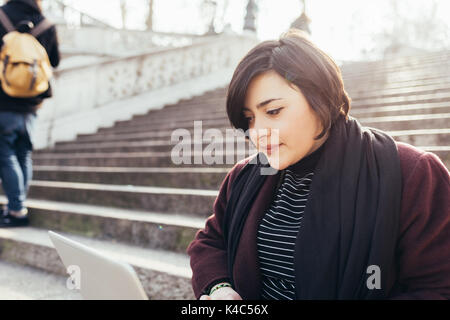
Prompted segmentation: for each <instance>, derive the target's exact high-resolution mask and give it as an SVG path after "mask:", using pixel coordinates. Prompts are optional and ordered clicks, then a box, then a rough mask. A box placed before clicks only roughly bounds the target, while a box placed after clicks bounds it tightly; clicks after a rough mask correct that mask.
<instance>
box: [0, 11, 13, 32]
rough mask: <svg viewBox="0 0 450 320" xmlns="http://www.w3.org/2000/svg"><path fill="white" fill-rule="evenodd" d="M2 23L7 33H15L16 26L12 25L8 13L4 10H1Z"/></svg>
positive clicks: (0, 18)
mask: <svg viewBox="0 0 450 320" xmlns="http://www.w3.org/2000/svg"><path fill="white" fill-rule="evenodd" d="M0 23H1V24H2V25H3V27H4V28H5V29H6V32H7V33H9V32H12V31H15V30H16V28H14V25H13V24H12V23H11V20H9V18H8V16H7V15H6V13H5V12H4V11H3V9H0Z"/></svg>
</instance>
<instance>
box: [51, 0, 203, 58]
mask: <svg viewBox="0 0 450 320" xmlns="http://www.w3.org/2000/svg"><path fill="white" fill-rule="evenodd" d="M43 4H44V13H45V15H46V16H47V17H48V18H49V19H50V20H51V21H53V22H54V23H55V24H56V26H57V29H58V38H59V42H60V46H61V50H62V51H63V53H64V54H65V55H71V54H91V55H92V54H94V55H108V56H129V55H130V53H131V54H139V53H142V52H146V51H149V50H150V49H154V48H158V47H181V46H187V45H190V44H193V43H194V42H196V41H202V35H195V34H179V33H165V32H150V31H140V30H127V29H119V28H116V27H114V26H111V25H109V24H108V23H106V22H104V21H101V20H99V19H96V18H94V17H92V16H90V15H89V14H87V13H85V12H82V11H80V10H78V9H76V8H73V7H71V6H69V5H66V4H64V3H63V2H61V1H59V0H52V1H45V2H44V3H43Z"/></svg>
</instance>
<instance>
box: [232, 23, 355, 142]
mask: <svg viewBox="0 0 450 320" xmlns="http://www.w3.org/2000/svg"><path fill="white" fill-rule="evenodd" d="M271 70H272V71H275V72H276V73H278V74H279V75H280V76H281V77H283V78H285V79H286V80H287V81H288V82H290V83H292V84H295V85H296V86H297V87H298V88H299V89H300V90H301V92H302V94H303V95H304V96H305V98H306V100H307V101H308V103H309V105H310V106H311V108H312V109H313V111H314V112H315V113H316V114H317V116H318V117H319V118H320V120H321V123H322V125H323V131H322V132H321V133H320V134H319V135H318V136H317V137H316V138H315V139H317V140H318V139H320V138H321V137H323V136H324V135H325V134H326V133H327V131H328V130H329V129H331V126H332V125H333V124H334V123H335V122H336V120H337V119H338V118H339V117H345V118H346V119H347V118H348V112H349V111H350V102H351V99H350V97H349V96H348V94H347V92H346V91H345V90H344V81H343V79H342V74H341V71H340V69H339V67H338V66H337V65H336V63H335V62H334V61H333V59H332V58H331V57H330V56H329V55H327V54H326V53H325V52H323V51H322V50H321V49H319V48H318V47H317V46H316V45H315V44H313V43H312V42H311V41H310V40H309V39H308V36H307V34H306V33H304V32H303V31H300V30H297V29H291V30H289V31H288V32H286V33H284V34H283V35H282V36H281V37H280V39H279V40H278V41H277V40H270V41H264V42H261V43H260V44H258V45H257V46H256V47H254V48H253V49H252V50H250V52H248V53H247V55H246V56H245V57H244V58H243V59H242V60H241V61H240V62H239V64H238V66H237V68H236V70H235V71H234V74H233V77H232V79H231V82H230V85H229V87H228V92H227V102H226V105H227V114H228V119H229V120H230V122H231V124H232V125H233V126H234V127H235V128H237V129H242V130H244V131H246V130H247V129H248V123H247V120H246V119H245V118H244V114H243V108H244V103H245V96H246V93H247V89H248V86H249V85H250V82H251V80H252V79H253V78H254V77H256V76H258V75H260V74H262V73H265V72H267V71H271Z"/></svg>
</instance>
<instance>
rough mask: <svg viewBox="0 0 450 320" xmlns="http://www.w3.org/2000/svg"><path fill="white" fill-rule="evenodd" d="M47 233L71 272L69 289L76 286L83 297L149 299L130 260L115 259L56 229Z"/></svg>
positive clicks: (94, 298) (97, 298)
mask: <svg viewBox="0 0 450 320" xmlns="http://www.w3.org/2000/svg"><path fill="white" fill-rule="evenodd" d="M48 234H49V236H50V240H51V241H52V242H53V245H54V246H55V249H56V251H57V252H58V254H59V256H60V258H61V260H62V262H63V263H64V266H65V267H66V268H67V270H68V271H69V272H70V274H71V276H70V280H68V287H69V289H79V290H80V292H81V295H82V296H83V298H84V299H89V300H148V297H147V295H146V294H145V291H144V288H143V287H142V284H141V282H140V281H139V278H138V276H137V274H136V272H135V271H134V269H133V268H132V267H131V266H130V265H129V264H127V263H123V262H119V261H115V260H113V259H111V258H109V257H107V256H106V255H104V254H102V253H100V252H98V251H96V250H94V249H92V248H89V247H87V246H85V245H83V244H81V243H79V242H76V241H73V240H70V239H68V238H66V237H63V236H62V235H60V234H57V233H55V232H52V231H49V232H48ZM68 279H69V276H68ZM69 281H70V282H69ZM69 285H70V286H69Z"/></svg>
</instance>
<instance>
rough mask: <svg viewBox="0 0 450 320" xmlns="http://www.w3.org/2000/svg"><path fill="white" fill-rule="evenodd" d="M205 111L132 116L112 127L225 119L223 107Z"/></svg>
mask: <svg viewBox="0 0 450 320" xmlns="http://www.w3.org/2000/svg"><path fill="white" fill-rule="evenodd" d="M161 110H164V109H161ZM205 110H208V109H206V108H205V109H203V110H200V111H198V112H191V110H189V113H188V114H186V112H176V113H175V112H172V113H169V112H167V111H165V112H160V113H148V114H145V115H139V116H134V117H133V118H131V119H130V120H122V121H116V122H115V123H114V126H115V127H126V126H129V125H130V124H134V125H142V124H147V125H152V124H159V123H165V124H168V123H172V122H178V121H184V122H186V121H190V122H192V121H194V120H217V119H227V114H226V110H225V107H223V109H220V110H208V112H207V113H206V112H205Z"/></svg>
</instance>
